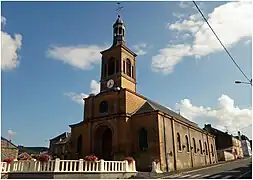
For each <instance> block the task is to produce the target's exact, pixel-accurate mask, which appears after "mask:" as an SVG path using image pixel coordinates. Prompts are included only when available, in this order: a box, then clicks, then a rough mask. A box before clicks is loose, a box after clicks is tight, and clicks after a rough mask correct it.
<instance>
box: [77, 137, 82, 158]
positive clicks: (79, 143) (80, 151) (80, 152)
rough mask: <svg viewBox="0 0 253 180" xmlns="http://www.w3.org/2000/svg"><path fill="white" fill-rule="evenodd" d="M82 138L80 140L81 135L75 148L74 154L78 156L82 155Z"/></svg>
mask: <svg viewBox="0 0 253 180" xmlns="http://www.w3.org/2000/svg"><path fill="white" fill-rule="evenodd" d="M82 141H83V138H82V135H80V136H79V137H78V138H77V146H76V152H77V154H78V155H79V156H81V155H82V151H83V143H82Z"/></svg>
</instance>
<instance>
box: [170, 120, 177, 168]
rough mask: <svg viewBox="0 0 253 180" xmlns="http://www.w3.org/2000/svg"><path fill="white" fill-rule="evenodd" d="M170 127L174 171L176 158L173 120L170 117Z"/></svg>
mask: <svg viewBox="0 0 253 180" xmlns="http://www.w3.org/2000/svg"><path fill="white" fill-rule="evenodd" d="M171 129H172V142H173V157H174V163H173V164H174V171H176V170H177V160H176V149H175V148H176V147H175V136H174V120H173V119H172V118H171Z"/></svg>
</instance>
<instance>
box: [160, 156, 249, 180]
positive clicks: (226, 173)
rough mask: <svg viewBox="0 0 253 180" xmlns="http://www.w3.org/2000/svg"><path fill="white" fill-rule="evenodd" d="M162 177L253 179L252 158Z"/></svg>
mask: <svg viewBox="0 0 253 180" xmlns="http://www.w3.org/2000/svg"><path fill="white" fill-rule="evenodd" d="M160 178H161V179H252V159H251V158H247V159H240V160H236V161H231V162H228V163H224V164H218V165H215V166H211V167H207V168H202V169H198V170H193V171H188V172H183V173H180V174H174V175H171V176H164V177H160Z"/></svg>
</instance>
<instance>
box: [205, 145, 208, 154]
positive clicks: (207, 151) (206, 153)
mask: <svg viewBox="0 0 253 180" xmlns="http://www.w3.org/2000/svg"><path fill="white" fill-rule="evenodd" d="M205 151H206V155H208V151H207V145H206V142H205Z"/></svg>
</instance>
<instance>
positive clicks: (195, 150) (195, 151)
mask: <svg viewBox="0 0 253 180" xmlns="http://www.w3.org/2000/svg"><path fill="white" fill-rule="evenodd" d="M192 141H193V149H194V153H197V149H196V141H195V139H194V138H192Z"/></svg>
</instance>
